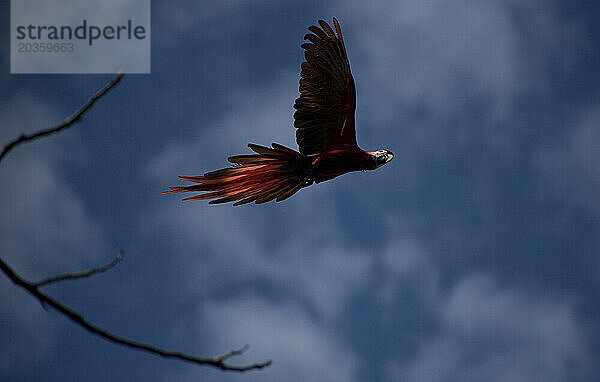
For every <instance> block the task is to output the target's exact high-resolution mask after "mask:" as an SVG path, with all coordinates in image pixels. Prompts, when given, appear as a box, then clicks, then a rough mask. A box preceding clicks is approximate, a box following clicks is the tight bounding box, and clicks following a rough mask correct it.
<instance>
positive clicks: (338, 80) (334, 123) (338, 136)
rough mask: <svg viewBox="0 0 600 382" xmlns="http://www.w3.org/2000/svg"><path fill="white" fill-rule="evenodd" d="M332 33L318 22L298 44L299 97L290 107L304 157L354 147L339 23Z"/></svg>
mask: <svg viewBox="0 0 600 382" xmlns="http://www.w3.org/2000/svg"><path fill="white" fill-rule="evenodd" d="M333 24H334V27H335V30H336V32H337V35H336V33H335V32H334V31H333V30H332V29H331V27H330V26H329V25H328V24H327V23H326V22H325V21H322V20H319V25H320V26H321V28H319V27H317V26H311V27H309V28H308V29H309V30H310V31H311V32H312V33H309V34H307V35H306V36H304V38H305V39H306V40H308V41H310V42H307V43H304V44H302V48H304V50H305V51H304V56H305V58H306V61H305V62H303V63H302V71H301V73H300V77H301V78H300V97H299V98H298V99H296V103H295V104H294V108H295V109H296V112H295V113H294V127H296V128H297V129H298V130H296V141H297V143H298V147H299V148H300V152H301V153H302V154H304V155H310V154H319V153H321V152H323V151H326V150H327V149H330V148H333V147H336V146H351V147H355V146H357V144H356V133H355V130H354V110H355V108H356V90H355V87H354V79H353V78H352V73H351V72H350V63H349V62H348V56H347V55H346V47H345V46H344V39H343V37H342V30H341V29H340V24H339V23H338V21H337V20H336V19H335V18H334V19H333Z"/></svg>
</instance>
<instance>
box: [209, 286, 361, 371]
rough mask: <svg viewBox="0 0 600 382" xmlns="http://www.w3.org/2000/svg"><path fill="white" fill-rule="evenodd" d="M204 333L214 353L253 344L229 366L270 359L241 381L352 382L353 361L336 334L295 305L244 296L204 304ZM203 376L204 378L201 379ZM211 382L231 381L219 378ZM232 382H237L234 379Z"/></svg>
mask: <svg viewBox="0 0 600 382" xmlns="http://www.w3.org/2000/svg"><path fill="white" fill-rule="evenodd" d="M199 322H205V324H203V325H201V326H202V328H201V330H202V331H207V332H208V333H209V337H210V341H209V342H210V343H211V344H212V348H213V350H214V352H216V353H220V352H225V351H227V350H230V349H235V348H238V347H239V346H240V343H248V344H251V348H250V349H249V350H248V352H247V353H246V354H245V355H244V356H243V357H239V358H236V359H232V361H231V362H232V363H233V362H235V363H236V364H247V363H253V362H257V361H263V360H266V359H273V365H272V366H271V367H269V368H267V369H264V370H263V371H259V372H251V373H247V374H244V375H243V376H240V377H239V379H240V380H244V381H282V380H285V381H303V382H304V381H306V382H309V381H319V382H321V381H323V382H325V381H353V380H355V377H354V375H355V371H356V369H357V366H358V365H357V363H356V358H355V356H354V355H353V354H352V352H351V351H350V350H349V348H348V347H347V346H346V345H345V344H344V343H340V342H339V340H337V334H336V333H335V332H334V331H332V330H326V329H324V328H323V327H321V326H320V325H318V324H316V323H315V322H314V320H313V319H311V317H310V316H309V315H307V313H306V311H305V310H304V309H303V308H302V307H301V306H298V305H296V304H293V303H289V302H288V303H280V304H275V303H271V302H268V301H265V300H263V299H260V298H257V297H252V296H242V297H239V298H236V299H233V300H228V301H223V302H215V303H211V304H207V305H206V306H204V308H203V309H201V310H200V311H199ZM203 374H204V373H203ZM214 379H215V380H228V381H229V380H232V376H231V375H228V374H227V375H226V374H219V375H216V376H215V377H214ZM233 379H235V378H233Z"/></svg>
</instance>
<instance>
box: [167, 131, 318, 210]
mask: <svg viewBox="0 0 600 382" xmlns="http://www.w3.org/2000/svg"><path fill="white" fill-rule="evenodd" d="M271 146H272V148H270V147H264V146H258V145H254V144H249V145H248V147H250V148H251V149H252V150H253V151H254V152H256V154H251V155H236V156H232V157H229V158H228V160H229V162H231V163H232V164H233V167H230V168H224V169H222V170H217V171H213V172H209V173H207V174H204V175H203V176H180V177H179V178H180V179H183V180H186V181H189V182H194V183H196V184H194V185H191V186H178V187H169V188H170V190H169V191H165V192H163V194H168V193H171V192H203V191H205V193H203V194H199V195H195V196H191V197H189V198H185V199H183V200H205V199H213V200H211V201H210V202H209V203H210V204H216V203H228V202H235V203H234V204H233V205H234V206H238V205H240V204H245V203H250V202H255V203H256V204H260V203H266V202H268V201H271V200H273V199H275V200H277V201H278V202H280V201H282V200H285V199H287V198H289V197H290V196H292V195H293V194H295V193H296V192H297V191H298V190H299V189H300V188H302V187H306V186H308V185H310V184H312V181H311V180H310V162H309V161H308V162H307V161H306V160H304V157H303V156H302V155H301V154H300V153H299V152H297V151H294V150H292V149H289V148H287V147H285V146H282V145H279V144H277V143H273V144H272V145H271Z"/></svg>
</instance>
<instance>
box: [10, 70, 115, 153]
mask: <svg viewBox="0 0 600 382" xmlns="http://www.w3.org/2000/svg"><path fill="white" fill-rule="evenodd" d="M123 75H124V74H123V72H119V73H118V74H117V75H116V76H114V77H113V79H112V80H111V81H110V82H109V83H107V84H106V85H104V87H103V88H102V89H100V90H98V91H97V92H96V93H95V94H94V95H93V96H92V97H91V98H90V99H89V100H88V101H87V102H86V103H85V104H84V105H82V106H81V107H80V108H79V109H78V110H77V111H76V112H75V113H73V114H72V115H71V116H70V117H68V118H67V119H65V120H64V121H62V122H61V123H59V124H58V125H56V126H53V127H50V128H48V129H44V130H39V131H36V132H35V133H33V134H21V135H20V136H19V137H17V138H16V139H14V140H12V141H10V142H8V143H7V144H6V145H5V146H4V148H3V149H2V153H0V162H1V161H2V159H4V157H5V156H6V155H7V154H8V153H9V152H10V151H11V150H12V149H14V148H15V147H17V146H19V145H20V144H23V143H26V142H29V141H33V140H35V139H38V138H42V137H45V136H47V135H52V134H56V133H58V132H60V131H62V130H65V129H67V128H69V127H71V126H73V125H74V124H75V123H77V122H79V121H80V120H81V117H83V114H85V112H86V111H88V110H89V109H90V108H91V107H92V106H94V104H95V103H96V101H98V100H99V99H100V98H102V96H104V95H105V94H106V93H108V91H109V90H110V89H112V88H114V87H115V86H116V85H117V84H118V83H119V82H120V81H121V78H123Z"/></svg>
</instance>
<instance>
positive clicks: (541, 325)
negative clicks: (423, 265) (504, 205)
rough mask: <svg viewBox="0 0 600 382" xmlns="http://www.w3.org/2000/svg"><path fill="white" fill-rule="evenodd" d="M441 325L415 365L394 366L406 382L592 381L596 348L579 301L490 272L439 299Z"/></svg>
mask: <svg viewBox="0 0 600 382" xmlns="http://www.w3.org/2000/svg"><path fill="white" fill-rule="evenodd" d="M440 305H441V315H440V317H439V319H440V323H439V324H440V328H439V332H438V333H437V334H434V335H433V336H432V338H429V339H423V341H422V344H421V346H420V348H419V350H418V353H417V355H416V356H415V357H414V359H412V360H411V361H410V362H409V363H408V364H401V363H399V362H396V361H394V360H392V361H390V368H389V370H388V372H389V374H390V376H394V378H397V377H398V376H399V375H402V376H404V378H405V380H407V381H421V380H428V381H454V380H460V381H482V380H485V381H536V380H537V381H565V380H585V378H586V373H587V372H588V371H589V367H590V361H591V360H590V359H589V355H588V354H589V349H588V344H587V343H586V340H585V339H586V333H585V329H584V325H582V324H583V322H582V321H581V320H580V319H579V318H578V314H577V311H576V307H575V304H574V303H573V302H572V301H570V300H568V299H562V298H557V297H550V296H549V295H547V294H543V293H541V292H533V291H530V290H526V289H523V288H518V287H508V288H507V287H503V286H501V285H499V284H498V283H497V282H496V281H495V280H494V279H493V278H492V277H490V276H489V275H486V274H472V275H470V276H467V277H464V278H463V279H462V280H460V281H459V282H458V283H457V284H456V285H455V286H454V287H453V288H452V289H451V290H450V291H449V293H448V294H447V296H446V297H445V298H444V299H442V300H441V301H440Z"/></svg>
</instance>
